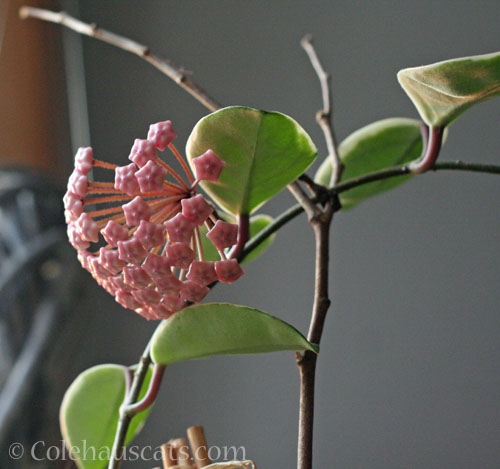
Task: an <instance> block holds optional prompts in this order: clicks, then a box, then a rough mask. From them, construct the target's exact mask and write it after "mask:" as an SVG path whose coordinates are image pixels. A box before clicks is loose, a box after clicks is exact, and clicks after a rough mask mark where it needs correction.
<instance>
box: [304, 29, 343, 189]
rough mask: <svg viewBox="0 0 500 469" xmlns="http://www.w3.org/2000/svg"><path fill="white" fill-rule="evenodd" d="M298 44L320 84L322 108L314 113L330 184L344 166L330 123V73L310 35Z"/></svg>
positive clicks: (339, 174) (340, 173) (334, 180)
mask: <svg viewBox="0 0 500 469" xmlns="http://www.w3.org/2000/svg"><path fill="white" fill-rule="evenodd" d="M300 45H301V46H302V48H303V49H304V50H305V51H306V53H307V55H308V56H309V60H310V61H311V64H312V66H313V68H314V70H315V72H316V74H317V75H318V78H319V82H320V85H321V95H322V99H323V109H320V110H319V111H318V112H317V114H316V121H317V122H318V124H319V126H320V127H321V130H322V131H323V134H324V136H325V140H326V146H327V149H328V154H329V155H330V158H331V160H332V175H331V180H330V186H333V185H335V184H336V183H337V182H338V181H340V177H341V175H342V170H343V169H344V166H343V164H342V162H341V161H340V157H339V154H338V151H337V139H336V137H335V132H334V130H333V125H332V97H331V93H330V75H329V74H328V73H326V72H325V69H324V68H323V66H322V65H321V62H320V60H319V57H318V54H317V52H316V49H315V48H314V45H313V40H312V36H311V35H310V34H306V35H305V36H304V37H303V38H302V40H301V41H300Z"/></svg>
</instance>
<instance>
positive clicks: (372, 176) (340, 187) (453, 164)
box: [240, 161, 500, 260]
mask: <svg viewBox="0 0 500 469" xmlns="http://www.w3.org/2000/svg"><path fill="white" fill-rule="evenodd" d="M443 170H446V171H465V172H473V173H483V174H500V166H499V165H493V164H491V165H489V164H479V163H464V162H461V161H442V162H440V163H436V164H435V165H434V166H433V167H432V168H431V171H443ZM407 174H410V170H409V169H408V167H407V165H401V166H395V167H393V168H387V169H383V170H381V171H375V172H373V173H368V174H365V175H363V176H360V177H357V178H352V179H348V180H347V181H343V182H340V183H339V184H337V185H336V186H334V187H332V188H331V189H327V190H326V191H325V195H324V196H318V197H316V198H315V199H312V201H313V202H321V201H322V197H324V199H326V198H327V195H326V194H329V193H330V194H331V193H337V194H340V193H342V192H345V191H347V190H349V189H353V188H354V187H358V186H362V185H364V184H368V183H370V182H374V181H381V180H383V179H389V178H393V177H397V176H404V175H407ZM303 211H304V208H303V207H302V205H300V204H296V205H293V206H292V207H290V208H289V209H287V210H285V211H284V212H283V213H282V214H280V215H279V216H278V217H276V218H275V219H274V221H273V222H272V223H270V224H269V225H268V226H266V228H264V229H263V230H262V231H260V232H259V234H258V235H256V236H254V237H253V238H252V239H251V240H250V241H249V242H248V243H247V245H246V248H245V249H244V250H243V253H242V255H241V257H240V260H243V259H244V258H245V257H246V256H248V255H249V254H250V253H251V252H252V251H253V250H254V249H256V248H257V247H258V246H260V245H261V244H262V243H263V242H264V241H265V240H266V239H268V238H269V237H270V236H272V235H273V234H274V233H276V232H277V231H278V230H279V229H280V228H282V227H283V226H285V225H286V224H287V223H288V222H290V221H292V220H293V219H294V218H296V217H297V216H299V215H300V214H301V213H302V212H303Z"/></svg>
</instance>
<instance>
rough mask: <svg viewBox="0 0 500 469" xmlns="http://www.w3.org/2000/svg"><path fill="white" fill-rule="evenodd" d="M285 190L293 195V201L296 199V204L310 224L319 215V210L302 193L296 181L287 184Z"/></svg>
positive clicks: (302, 190)
mask: <svg viewBox="0 0 500 469" xmlns="http://www.w3.org/2000/svg"><path fill="white" fill-rule="evenodd" d="M287 188H288V190H289V191H290V192H291V193H292V194H293V196H294V197H295V199H297V202H299V204H300V205H302V207H303V209H304V211H305V212H306V215H307V218H308V220H309V222H312V221H313V220H314V219H315V218H317V217H318V216H319V215H320V214H321V209H320V208H319V207H318V206H317V205H316V204H315V202H313V201H312V199H311V198H310V197H309V196H308V195H307V194H306V193H305V192H304V189H302V187H301V186H300V184H299V182H298V181H295V182H292V183H291V184H288V186H287Z"/></svg>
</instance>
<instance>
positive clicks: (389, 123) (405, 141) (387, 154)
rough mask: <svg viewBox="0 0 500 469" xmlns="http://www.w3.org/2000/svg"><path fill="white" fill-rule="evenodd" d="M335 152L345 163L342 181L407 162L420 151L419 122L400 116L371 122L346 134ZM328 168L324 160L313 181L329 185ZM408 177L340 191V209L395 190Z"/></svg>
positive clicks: (327, 162) (414, 157)
mask: <svg viewBox="0 0 500 469" xmlns="http://www.w3.org/2000/svg"><path fill="white" fill-rule="evenodd" d="M338 151H339V155H340V158H341V160H342V162H343V163H344V172H343V173H342V178H341V181H347V180H348V179H352V178H356V177H359V176H362V175H364V174H368V173H371V172H374V171H378V170H381V169H385V168H390V167H391V166H395V165H399V164H403V163H407V162H409V161H412V160H414V159H416V158H418V157H419V156H420V153H421V152H422V139H421V136H420V122H419V121H417V120H414V119H405V118H402V117H395V118H391V119H383V120H380V121H377V122H373V123H371V124H368V125H367V126H365V127H362V128H361V129H359V130H356V131H355V132H353V133H352V134H351V135H349V136H348V137H347V138H346V139H345V140H344V141H343V142H342V143H341V144H340V145H339V148H338ZM331 168H332V167H331V164H330V159H329V158H327V159H326V160H325V161H324V162H323V164H322V165H321V166H320V168H319V169H318V172H317V173H316V176H315V180H316V182H318V183H319V184H323V185H326V186H328V185H329V183H330V175H331V171H332V169H331ZM411 177H412V176H397V177H394V178H390V179H384V180H381V181H375V182H370V183H369V184H364V185H362V186H358V187H355V188H354V189H350V190H348V191H346V192H342V193H341V194H340V201H341V203H342V208H343V209H348V208H352V207H354V206H355V205H357V204H359V203H360V202H362V201H363V200H364V199H366V198H368V197H372V196H374V195H376V194H379V193H381V192H385V191H388V190H390V189H394V188H395V187H397V186H399V185H400V184H402V183H403V182H406V181H408V179H409V178H411Z"/></svg>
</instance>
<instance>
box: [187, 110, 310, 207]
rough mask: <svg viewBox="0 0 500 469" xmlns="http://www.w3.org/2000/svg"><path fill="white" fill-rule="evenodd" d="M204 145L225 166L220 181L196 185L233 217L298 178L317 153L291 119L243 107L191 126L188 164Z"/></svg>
mask: <svg viewBox="0 0 500 469" xmlns="http://www.w3.org/2000/svg"><path fill="white" fill-rule="evenodd" d="M209 149H211V150H213V151H214V152H215V153H216V154H217V156H218V157H219V158H221V159H222V160H223V161H224V162H225V163H226V166H225V168H224V169H223V171H222V174H221V176H220V180H219V182H217V183H213V182H206V181H204V182H202V183H201V186H202V187H203V189H205V190H206V192H207V193H208V194H209V195H210V196H211V197H212V198H213V199H214V200H215V201H216V202H217V203H218V204H219V205H220V206H221V207H222V208H223V209H224V210H226V211H228V212H229V213H232V214H233V215H237V214H249V213H251V212H253V211H255V210H256V209H257V208H259V207H260V206H261V205H262V204H263V203H265V202H266V201H267V200H269V199H270V198H271V197H273V196H274V195H276V194H277V193H278V192H279V191H280V190H281V189H283V188H284V187H285V186H286V185H287V184H289V183H291V182H292V181H294V180H295V179H296V178H297V177H298V176H300V175H301V174H302V173H303V172H304V171H305V170H306V169H307V168H308V167H309V165H310V164H311V163H312V162H313V161H314V159H315V158H316V154H317V150H316V147H315V146H314V143H313V142H312V140H311V138H310V137H309V135H307V133H306V132H305V130H304V129H303V128H302V127H301V126H300V125H299V124H298V123H297V122H295V121H294V120H293V119H292V118H291V117H288V116H286V115H285V114H281V113H279V112H267V111H260V110H257V109H252V108H248V107H242V106H234V107H227V108H224V109H221V110H219V111H216V112H214V113H213V114H209V115H208V116H206V117H204V118H203V119H201V120H200V121H199V122H198V123H197V124H196V125H195V127H194V129H193V131H192V133H191V135H190V137H189V139H188V142H187V145H186V154H187V156H188V159H189V161H190V163H191V160H192V159H193V158H196V157H197V156H200V155H201V154H203V153H204V152H205V151H207V150H209ZM191 166H192V163H191Z"/></svg>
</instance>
